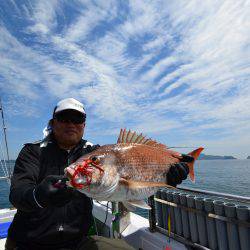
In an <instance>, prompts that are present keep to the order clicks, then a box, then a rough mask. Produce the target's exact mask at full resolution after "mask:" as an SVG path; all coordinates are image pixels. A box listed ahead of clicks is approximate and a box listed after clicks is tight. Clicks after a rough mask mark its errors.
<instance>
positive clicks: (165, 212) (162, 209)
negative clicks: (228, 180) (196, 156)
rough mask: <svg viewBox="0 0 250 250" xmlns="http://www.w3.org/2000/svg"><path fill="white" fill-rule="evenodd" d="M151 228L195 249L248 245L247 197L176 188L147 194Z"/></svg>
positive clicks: (249, 208) (243, 247) (249, 209)
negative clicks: (148, 195)
mask: <svg viewBox="0 0 250 250" xmlns="http://www.w3.org/2000/svg"><path fill="white" fill-rule="evenodd" d="M149 205H150V206H151V207H152V210H151V211H150V212H149V225H150V230H151V232H157V231H158V232H161V233H163V234H166V235H168V236H169V237H170V238H174V239H175V240H177V241H180V242H182V243H183V244H185V245H189V246H192V247H194V248H195V249H240V250H249V249H250V197H243V196H237V195H231V194H224V193H218V192H211V191H206V190H199V189H191V188H178V189H167V188H166V189H161V190H159V191H158V192H157V193H156V195H155V196H154V197H150V198H149Z"/></svg>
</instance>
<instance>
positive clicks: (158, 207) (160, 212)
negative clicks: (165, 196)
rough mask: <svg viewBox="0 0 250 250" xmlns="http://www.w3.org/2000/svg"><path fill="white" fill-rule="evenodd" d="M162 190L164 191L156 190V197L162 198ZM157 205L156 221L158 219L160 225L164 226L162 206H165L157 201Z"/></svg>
mask: <svg viewBox="0 0 250 250" xmlns="http://www.w3.org/2000/svg"><path fill="white" fill-rule="evenodd" d="M161 192H162V191H161V190H158V191H157V192H156V194H155V196H156V198H159V199H161V198H162V197H161ZM155 206H156V221H157V223H158V226H159V227H163V226H164V225H163V216H162V206H163V204H162V203H160V202H156V204H155Z"/></svg>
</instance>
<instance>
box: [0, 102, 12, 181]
mask: <svg viewBox="0 0 250 250" xmlns="http://www.w3.org/2000/svg"><path fill="white" fill-rule="evenodd" d="M0 111H1V116H2V126H3V133H4V141H5V147H6V153H7V160H8V162H9V160H10V157H9V148H8V143H7V133H6V130H7V127H6V126H5V122H4V114H3V105H2V101H1V98H0ZM8 172H9V173H8V174H9V176H8V178H9V179H10V177H11V167H10V165H9V167H8Z"/></svg>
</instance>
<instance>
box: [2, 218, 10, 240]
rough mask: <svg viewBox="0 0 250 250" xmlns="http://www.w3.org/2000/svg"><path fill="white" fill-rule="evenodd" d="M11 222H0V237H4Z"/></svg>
mask: <svg viewBox="0 0 250 250" xmlns="http://www.w3.org/2000/svg"><path fill="white" fill-rule="evenodd" d="M10 224H11V222H4V223H0V239H3V238H6V237H7V233H8V229H9V226H10Z"/></svg>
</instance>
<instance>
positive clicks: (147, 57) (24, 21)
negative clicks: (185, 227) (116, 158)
mask: <svg viewBox="0 0 250 250" xmlns="http://www.w3.org/2000/svg"><path fill="white" fill-rule="evenodd" d="M0 55H1V58H0V97H1V101H2V105H3V109H4V116H5V123H6V127H7V139H8V144H9V151H10V158H11V159H15V158H16V157H17V155H18V152H19V151H20V149H21V148H22V145H23V144H24V143H26V142H33V141H36V140H39V139H41V138H42V136H43V134H42V131H43V129H44V127H45V126H46V124H47V121H48V120H49V119H50V118H51V115H52V111H53V108H54V106H55V105H56V103H57V102H58V101H59V100H61V99H63V98H68V97H73V98H76V99H78V100H79V101H81V102H83V103H84V106H85V109H86V112H87V122H86V130H85V136H84V137H85V138H86V139H88V140H89V141H91V142H93V143H99V144H101V145H103V144H107V143H115V142H116V140H117V137H118V134H119V131H120V128H127V129H131V130H134V131H137V132H142V133H143V134H144V135H147V136H148V137H150V138H153V139H156V140H157V141H159V142H161V143H164V144H166V145H167V146H170V147H172V146H179V147H181V146H185V147H190V148H185V149H184V148H180V149H176V150H177V151H180V152H186V153H187V152H190V151H191V150H192V148H195V147H198V146H203V147H204V148H205V150H204V153H205V154H214V155H233V156H235V157H237V158H242V159H244V158H246V157H247V156H248V155H250V82H249V79H250V1H243V0H237V1H235V0H232V1H231V0H226V1H222V0H213V1H211V0H203V1H200V0H196V1H193V0H181V1H175V0H169V1H165V0H162V1H139V0H138V1H136V0H133V1H123V0H122V1H108V0H105V1H101V0H100V1H76V0H71V1H66V0H64V1H63V0H60V1H56V0H42V1H31V0H30V1H21V0H18V1H14V0H8V1H7V0H3V1H1V2H0ZM1 141H3V136H2V135H1ZM2 145H3V144H2ZM1 150H2V152H3V150H4V149H3V146H1Z"/></svg>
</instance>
